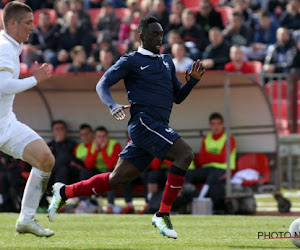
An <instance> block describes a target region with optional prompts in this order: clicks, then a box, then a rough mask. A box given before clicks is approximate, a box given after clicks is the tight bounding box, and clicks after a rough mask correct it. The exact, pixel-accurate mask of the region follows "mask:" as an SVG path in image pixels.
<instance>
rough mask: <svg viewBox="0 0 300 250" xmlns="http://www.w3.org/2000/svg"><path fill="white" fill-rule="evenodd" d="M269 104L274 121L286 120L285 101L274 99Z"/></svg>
mask: <svg viewBox="0 0 300 250" xmlns="http://www.w3.org/2000/svg"><path fill="white" fill-rule="evenodd" d="M271 104H272V109H273V112H274V116H275V118H276V119H278V120H282V119H287V109H288V108H287V106H288V105H287V100H278V99H274V100H272V101H271Z"/></svg>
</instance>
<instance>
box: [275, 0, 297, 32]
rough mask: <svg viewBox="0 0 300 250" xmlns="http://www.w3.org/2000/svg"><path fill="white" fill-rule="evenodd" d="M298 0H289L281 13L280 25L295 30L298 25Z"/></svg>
mask: <svg viewBox="0 0 300 250" xmlns="http://www.w3.org/2000/svg"><path fill="white" fill-rule="evenodd" d="M299 11H300V0H290V1H289V3H288V4H287V6H286V10H285V11H284V12H283V13H282V15H281V17H280V19H279V23H280V26H282V27H286V28H288V29H292V30H297V29H299V27H300V12H299Z"/></svg>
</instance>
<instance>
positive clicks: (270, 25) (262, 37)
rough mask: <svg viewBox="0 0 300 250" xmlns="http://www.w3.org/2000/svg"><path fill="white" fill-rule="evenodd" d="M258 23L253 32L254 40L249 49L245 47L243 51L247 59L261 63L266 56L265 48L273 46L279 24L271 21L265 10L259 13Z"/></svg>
mask: <svg viewBox="0 0 300 250" xmlns="http://www.w3.org/2000/svg"><path fill="white" fill-rule="evenodd" d="M258 20H259V23H258V24H257V25H256V28H255V30H254V40H253V43H252V44H251V46H250V47H245V48H244V51H245V54H246V56H247V58H248V59H250V60H257V61H263V60H264V59H265V56H266V54H267V47H268V46H269V45H271V44H275V43H276V42H277V40H276V31H277V29H278V28H279V24H278V23H277V21H276V20H274V19H272V17H271V15H270V13H269V12H268V11H266V10H264V11H262V12H260V13H259V19H258Z"/></svg>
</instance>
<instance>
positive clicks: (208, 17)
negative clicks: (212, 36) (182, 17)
mask: <svg viewBox="0 0 300 250" xmlns="http://www.w3.org/2000/svg"><path fill="white" fill-rule="evenodd" d="M199 6H200V11H199V13H198V14H197V16H196V19H197V24H198V25H200V26H201V27H203V29H204V30H205V32H206V36H207V37H208V32H209V30H210V29H211V28H213V27H218V28H220V29H221V30H222V29H223V23H222V17H221V14H220V13H219V12H217V11H215V9H214V7H213V6H212V4H211V2H210V1H209V0H204V1H199Z"/></svg>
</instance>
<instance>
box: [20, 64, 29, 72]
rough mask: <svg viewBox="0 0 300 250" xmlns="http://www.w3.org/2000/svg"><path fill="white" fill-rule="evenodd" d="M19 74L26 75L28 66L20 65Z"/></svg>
mask: <svg viewBox="0 0 300 250" xmlns="http://www.w3.org/2000/svg"><path fill="white" fill-rule="evenodd" d="M20 74H28V66H27V64H26V63H20Z"/></svg>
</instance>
